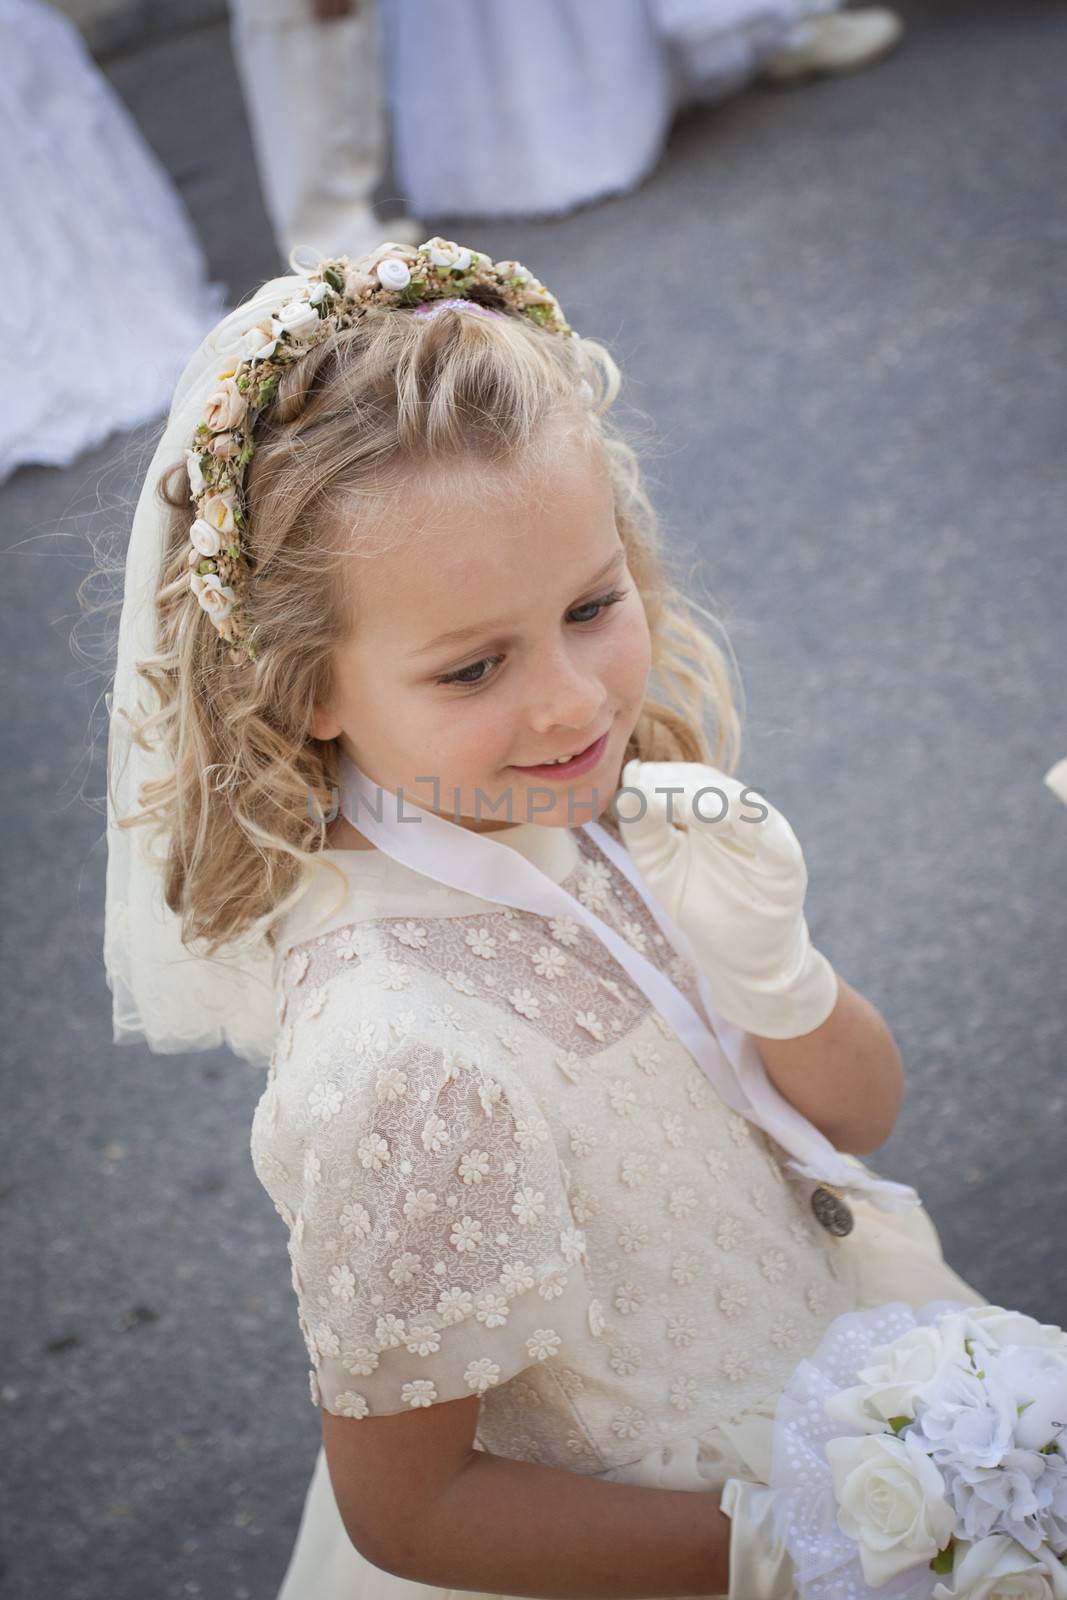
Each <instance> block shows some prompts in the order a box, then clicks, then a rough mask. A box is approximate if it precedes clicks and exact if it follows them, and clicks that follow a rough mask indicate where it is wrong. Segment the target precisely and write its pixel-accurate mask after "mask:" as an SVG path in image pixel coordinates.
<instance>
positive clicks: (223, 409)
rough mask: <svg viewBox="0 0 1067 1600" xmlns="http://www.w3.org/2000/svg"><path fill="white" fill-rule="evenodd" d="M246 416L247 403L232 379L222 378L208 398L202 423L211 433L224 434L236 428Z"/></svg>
mask: <svg viewBox="0 0 1067 1600" xmlns="http://www.w3.org/2000/svg"><path fill="white" fill-rule="evenodd" d="M247 414H248V401H247V400H246V399H245V397H244V395H243V394H242V393H241V391H240V389H239V388H238V387H237V385H236V383H234V381H233V379H232V378H223V380H222V382H221V383H220V384H219V387H218V388H217V389H216V390H215V393H214V394H213V395H211V396H209V398H208V402H207V406H206V408H205V410H204V421H205V422H206V423H207V425H208V427H209V428H210V429H211V431H212V433H224V432H225V431H226V430H227V429H229V428H238V427H240V426H241V424H242V423H243V422H244V420H245V417H246V416H247Z"/></svg>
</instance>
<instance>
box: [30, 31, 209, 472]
mask: <svg viewBox="0 0 1067 1600" xmlns="http://www.w3.org/2000/svg"><path fill="white" fill-rule="evenodd" d="M0 247H2V249H3V256H4V267H5V274H6V281H5V284H4V293H3V294H2V295H0V340H2V342H3V347H4V353H5V357H6V360H7V363H8V366H9V371H8V372H6V373H5V376H4V381H3V382H2V383H0V482H3V481H4V479H5V478H7V477H8V476H9V475H10V474H11V473H12V472H13V471H14V470H15V468H16V467H18V466H20V465H22V464H23V463H31V462H37V463H41V464H46V465H51V466H66V465H67V464H68V463H69V462H71V461H73V460H74V459H75V458H76V457H77V456H79V455H80V454H81V453H82V451H84V450H87V449H89V448H91V447H92V446H95V445H98V444H100V443H102V441H103V440H105V439H106V438H107V437H108V436H109V435H110V434H111V433H113V432H115V431H116V430H121V431H125V430H126V429H129V428H133V427H137V426H139V425H140V424H141V423H145V422H150V421H152V420H154V419H155V418H156V417H160V416H162V415H163V413H164V412H165V411H166V409H167V407H168V405H169V404H170V400H171V396H172V394H173V391H174V384H175V382H176V380H177V378H178V376H179V374H180V372H181V370H182V368H183V367H184V365H185V363H186V362H187V361H188V359H189V356H190V355H191V353H192V351H193V350H194V349H195V348H196V347H197V345H198V344H199V343H200V340H201V339H202V338H203V336H204V334H205V333H206V332H207V330H208V328H210V327H211V325H212V324H213V323H214V322H216V321H217V320H218V318H219V316H220V315H221V314H222V312H223V310H224V309H225V293H224V288H223V286H222V285H221V284H209V283H207V282H205V263H204V257H203V253H202V251H201V248H200V244H199V242H198V240H197V238H196V236H195V234H194V232H193V229H192V226H191V224H190V221H189V218H188V216H187V214H186V211H185V208H184V205H183V203H182V201H181V198H180V196H179V195H178V193H177V191H176V190H175V188H174V185H173V183H172V182H171V179H170V177H169V175H168V174H167V172H166V170H165V169H164V167H163V166H162V164H161V163H160V162H159V160H158V159H157V158H156V156H155V155H154V154H153V152H152V150H151V149H150V148H149V147H148V145H147V144H146V143H145V141H144V138H143V137H142V135H141V133H140V130H139V129H138V127H137V125H136V123H135V122H134V120H133V118H132V117H131V115H130V113H129V112H128V111H127V109H126V107H125V105H124V104H123V103H122V101H121V100H120V99H119V97H118V95H117V94H116V93H115V91H114V89H112V87H111V85H110V83H109V82H108V80H107V78H106V77H105V76H104V74H103V73H102V72H101V70H100V69H99V67H98V66H97V65H96V63H95V62H94V61H93V59H92V57H91V56H90V55H89V52H88V50H87V48H86V46H85V43H84V41H83V40H82V38H81V35H80V34H79V33H78V30H77V28H76V27H75V26H74V24H73V23H72V22H70V21H69V20H68V19H67V18H66V17H65V16H63V15H62V13H61V12H59V11H56V10H54V9H53V8H52V7H51V6H48V5H45V4H43V3H42V0H0Z"/></svg>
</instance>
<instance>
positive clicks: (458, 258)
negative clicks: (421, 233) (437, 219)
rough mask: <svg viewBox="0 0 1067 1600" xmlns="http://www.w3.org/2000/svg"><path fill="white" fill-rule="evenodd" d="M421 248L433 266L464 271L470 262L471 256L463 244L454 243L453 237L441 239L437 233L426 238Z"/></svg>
mask: <svg viewBox="0 0 1067 1600" xmlns="http://www.w3.org/2000/svg"><path fill="white" fill-rule="evenodd" d="M421 248H422V250H423V251H424V252H425V253H426V255H428V256H429V258H430V260H431V261H432V262H433V264H434V266H435V267H450V268H451V269H452V271H453V272H466V270H467V268H468V267H469V266H470V264H471V260H472V256H471V253H470V251H469V250H468V249H467V247H466V246H465V245H459V244H456V242H455V241H454V240H453V239H442V238H441V236H440V235H439V234H437V235H435V236H434V238H432V239H427V241H426V243H425V244H424V245H422V246H421Z"/></svg>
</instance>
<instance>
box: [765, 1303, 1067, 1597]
mask: <svg viewBox="0 0 1067 1600" xmlns="http://www.w3.org/2000/svg"><path fill="white" fill-rule="evenodd" d="M771 1484H772V1488H773V1489H774V1490H775V1491H776V1494H775V1497H774V1519H775V1523H776V1527H777V1532H778V1534H779V1536H780V1538H781V1539H782V1540H783V1542H784V1546H785V1548H786V1550H787V1551H788V1552H789V1555H790V1557H791V1558H792V1562H793V1567H794V1576H795V1586H796V1591H797V1594H798V1595H799V1596H800V1597H801V1600H870V1596H871V1595H872V1592H873V1591H877V1594H878V1596H879V1597H880V1600H1067V1334H1065V1333H1064V1331H1063V1330H1062V1329H1061V1328H1058V1327H1056V1326H1054V1325H1053V1324H1049V1323H1041V1322H1037V1321H1035V1319H1034V1318H1033V1317H1028V1316H1025V1315H1024V1314H1022V1313H1021V1312H1015V1311H1008V1310H1005V1309H1004V1307H1002V1306H990V1305H982V1306H965V1305H961V1304H960V1303H958V1302H956V1301H949V1300H940V1301H930V1302H929V1303H928V1304H926V1305H925V1306H923V1307H922V1309H921V1310H920V1311H919V1312H918V1313H915V1312H913V1311H912V1309H911V1307H910V1306H908V1305H906V1304H905V1303H904V1302H903V1301H895V1300H894V1301H890V1302H888V1303H887V1304H885V1305H882V1306H878V1307H876V1308H874V1309H872V1310H866V1311H851V1312H846V1313H845V1315H844V1316H841V1317H837V1318H836V1319H835V1320H834V1322H832V1323H831V1324H830V1327H829V1328H828V1329H827V1331H826V1333H825V1335H824V1336H823V1339H822V1341H821V1343H820V1344H819V1347H818V1349H817V1350H816V1351H815V1353H814V1355H813V1356H812V1357H811V1358H810V1359H809V1360H805V1361H802V1362H801V1363H800V1364H799V1366H798V1367H797V1369H796V1371H795V1372H794V1374H793V1376H792V1378H791V1379H790V1381H789V1383H788V1384H787V1386H786V1388H785V1390H784V1392H783V1394H782V1396H781V1399H780V1401H779V1405H778V1410H777V1413H776V1416H775V1425H774V1454H773V1468H772V1474H771Z"/></svg>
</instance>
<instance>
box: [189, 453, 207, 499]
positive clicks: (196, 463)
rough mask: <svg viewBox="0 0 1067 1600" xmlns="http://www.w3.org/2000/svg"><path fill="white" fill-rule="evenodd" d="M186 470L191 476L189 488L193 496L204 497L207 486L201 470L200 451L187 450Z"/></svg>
mask: <svg viewBox="0 0 1067 1600" xmlns="http://www.w3.org/2000/svg"><path fill="white" fill-rule="evenodd" d="M185 468H186V471H187V472H188V474H189V487H190V489H191V490H192V492H193V494H194V495H202V494H203V492H204V490H205V489H206V488H207V484H206V483H205V482H204V474H203V473H202V472H201V470H200V452H199V450H187V451H186V452H185Z"/></svg>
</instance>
